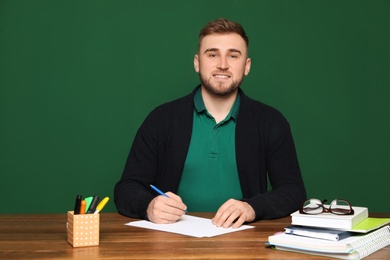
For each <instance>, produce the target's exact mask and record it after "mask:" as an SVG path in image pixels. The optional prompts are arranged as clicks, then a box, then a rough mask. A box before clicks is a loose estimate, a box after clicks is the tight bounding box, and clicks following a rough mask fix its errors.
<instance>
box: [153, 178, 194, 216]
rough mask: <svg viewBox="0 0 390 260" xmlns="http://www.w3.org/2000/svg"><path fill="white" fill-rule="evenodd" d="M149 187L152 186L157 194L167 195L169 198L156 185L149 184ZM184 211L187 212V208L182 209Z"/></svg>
mask: <svg viewBox="0 0 390 260" xmlns="http://www.w3.org/2000/svg"><path fill="white" fill-rule="evenodd" d="M150 187H152V189H153V190H155V191H156V192H157V193H158V194H160V195H162V196H164V197H167V198H169V196H168V195H167V194H165V193H164V192H162V191H161V190H160V189H159V188H157V187H156V186H154V185H152V184H150ZM184 212H187V210H184Z"/></svg>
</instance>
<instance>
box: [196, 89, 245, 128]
mask: <svg viewBox="0 0 390 260" xmlns="http://www.w3.org/2000/svg"><path fill="white" fill-rule="evenodd" d="M240 102H241V98H240V91H238V93H237V97H236V100H235V101H234V103H233V106H232V108H231V109H230V112H229V114H228V116H227V117H226V119H225V120H228V119H229V118H233V119H234V120H237V117H238V113H239V111H240ZM194 105H195V110H196V112H197V113H198V114H199V113H202V112H207V109H206V106H205V105H204V101H203V98H202V92H201V88H199V89H198V90H197V91H196V93H195V96H194ZM207 113H208V112H207ZM225 120H223V121H225Z"/></svg>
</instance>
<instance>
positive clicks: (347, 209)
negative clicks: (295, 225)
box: [299, 199, 354, 215]
mask: <svg viewBox="0 0 390 260" xmlns="http://www.w3.org/2000/svg"><path fill="white" fill-rule="evenodd" d="M325 202H327V200H326V199H325V200H323V201H320V200H319V199H308V200H306V201H305V202H304V203H303V205H302V207H301V208H300V210H299V212H300V213H301V214H311V215H315V214H321V213H323V212H326V213H332V214H336V215H353V214H354V211H353V209H352V206H351V203H349V201H347V200H344V199H335V200H333V201H332V202H331V203H330V204H329V207H328V208H326V207H325V206H324V203H325Z"/></svg>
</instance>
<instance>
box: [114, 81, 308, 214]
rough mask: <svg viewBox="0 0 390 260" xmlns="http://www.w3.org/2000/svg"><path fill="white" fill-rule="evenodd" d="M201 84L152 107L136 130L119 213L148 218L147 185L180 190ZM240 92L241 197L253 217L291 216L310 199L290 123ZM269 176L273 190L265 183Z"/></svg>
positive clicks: (118, 193) (118, 197) (118, 192)
mask: <svg viewBox="0 0 390 260" xmlns="http://www.w3.org/2000/svg"><path fill="white" fill-rule="evenodd" d="M198 88H199V86H198V87H197V88H195V90H194V91H193V92H192V93H191V94H189V95H187V96H185V97H182V98H179V99H177V100H174V101H172V102H169V103H166V104H163V105H161V106H159V107H157V108H156V109H154V110H153V111H152V112H151V113H150V114H149V115H148V116H147V118H146V119H145V121H144V122H143V123H142V125H141V127H140V128H139V129H138V132H137V134H136V136H135V139H134V142H133V145H132V148H131V150H130V153H129V156H128V159H127V162H126V165H125V169H124V171H123V174H122V177H121V179H120V180H119V182H118V183H117V184H116V186H115V190H114V200H115V205H116V207H117V209H118V211H119V213H121V214H123V215H126V216H129V217H140V218H144V219H147V216H146V209H147V207H148V205H149V203H150V201H151V200H152V199H153V198H154V197H155V196H156V194H155V192H153V191H152V190H151V189H150V187H149V184H155V185H156V186H157V187H159V188H160V189H161V190H163V191H171V192H174V193H176V192H177V188H178V186H179V182H180V178H181V174H182V171H183V168H184V163H185V159H186V156H187V152H188V148H189V144H190V140H191V132H192V121H193V111H194V102H193V100H194V95H195V92H196V91H197V89H198ZM240 95H241V104H240V111H239V115H238V118H237V123H236V159H237V168H238V174H239V179H240V184H241V189H242V192H243V198H242V200H243V201H246V202H248V203H249V204H250V205H251V206H252V207H253V209H254V211H255V213H256V218H255V220H259V219H273V218H279V217H284V216H287V215H289V214H290V213H292V212H293V211H295V210H297V209H298V208H299V207H300V206H301V204H302V202H303V201H304V200H305V199H306V191H305V187H304V184H303V180H302V177H301V172H300V169H299V164H298V160H297V156H296V152H295V146H294V142H293V138H292V135H291V131H290V126H289V123H288V122H287V120H286V119H285V118H284V117H283V115H282V114H281V113H280V112H279V111H277V110H276V109H274V108H272V107H270V106H267V105H265V104H263V103H261V102H258V101H255V100H253V99H251V98H249V97H248V96H246V95H245V94H244V92H243V91H242V90H240ZM267 177H268V178H267ZM268 180H269V182H270V183H271V186H272V189H271V188H268V187H267V183H268ZM268 190H269V191H268ZM227 199H229V198H226V200H227ZM184 203H185V202H184Z"/></svg>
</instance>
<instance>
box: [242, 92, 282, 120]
mask: <svg viewBox="0 0 390 260" xmlns="http://www.w3.org/2000/svg"><path fill="white" fill-rule="evenodd" d="M241 100H242V101H241V109H242V111H243V113H248V112H250V113H248V114H249V115H252V116H256V117H258V116H260V115H261V116H262V117H268V116H270V117H284V116H283V115H282V113H281V112H280V111H279V110H278V109H277V108H275V107H273V106H271V105H268V104H266V103H263V102H262V101H259V100H256V99H253V98H251V97H249V96H246V95H245V94H242V95H241Z"/></svg>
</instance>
